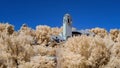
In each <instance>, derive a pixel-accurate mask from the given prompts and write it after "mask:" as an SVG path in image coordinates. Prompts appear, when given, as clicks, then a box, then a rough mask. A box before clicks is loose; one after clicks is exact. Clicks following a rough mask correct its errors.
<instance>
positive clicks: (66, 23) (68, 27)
mask: <svg viewBox="0 0 120 68" xmlns="http://www.w3.org/2000/svg"><path fill="white" fill-rule="evenodd" d="M71 36H72V18H71V16H70V14H65V15H64V17H63V38H64V40H67V38H69V37H71Z"/></svg>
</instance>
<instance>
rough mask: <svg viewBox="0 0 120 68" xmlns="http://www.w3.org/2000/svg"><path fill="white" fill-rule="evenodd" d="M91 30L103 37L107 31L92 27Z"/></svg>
mask: <svg viewBox="0 0 120 68" xmlns="http://www.w3.org/2000/svg"><path fill="white" fill-rule="evenodd" d="M90 31H91V32H93V33H95V35H98V36H100V37H102V38H104V37H105V36H106V35H107V31H106V30H105V29H103V28H98V27H97V28H93V29H91V30H90Z"/></svg>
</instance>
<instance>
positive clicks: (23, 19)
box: [0, 0, 120, 30]
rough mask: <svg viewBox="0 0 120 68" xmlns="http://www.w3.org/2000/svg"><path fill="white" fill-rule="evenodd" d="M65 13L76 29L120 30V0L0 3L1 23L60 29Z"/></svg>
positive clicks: (3, 0) (14, 0) (12, 0)
mask: <svg viewBox="0 0 120 68" xmlns="http://www.w3.org/2000/svg"><path fill="white" fill-rule="evenodd" d="M65 13H69V14H71V16H72V18H73V26H74V27H76V28H77V29H89V28H94V27H102V28H105V29H107V30H109V29H112V28H118V29H119V28H120V0H0V22H9V23H10V24H13V25H14V26H15V29H16V30H18V29H19V28H20V26H21V25H22V24H23V23H26V24H27V25H28V26H29V27H31V28H35V27H36V25H48V26H51V27H57V26H58V27H60V26H61V25H62V18H63V16H64V14H65Z"/></svg>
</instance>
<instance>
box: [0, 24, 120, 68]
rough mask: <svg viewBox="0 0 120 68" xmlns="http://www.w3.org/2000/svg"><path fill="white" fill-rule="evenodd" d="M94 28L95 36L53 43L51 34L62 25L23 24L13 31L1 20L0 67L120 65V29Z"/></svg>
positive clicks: (92, 67)
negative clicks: (35, 25) (33, 25)
mask: <svg viewBox="0 0 120 68" xmlns="http://www.w3.org/2000/svg"><path fill="white" fill-rule="evenodd" d="M73 30H75V29H73ZM91 31H92V32H94V33H95V34H96V36H94V37H92V36H85V35H82V36H76V37H71V38H69V39H68V40H66V41H65V42H63V43H59V44H58V43H54V42H51V43H50V37H51V35H58V34H59V33H60V32H62V28H51V27H49V26H45V25H43V26H42V25H39V26H37V27H36V30H33V29H31V28H29V27H28V26H26V25H23V26H22V27H21V29H20V30H19V31H14V27H13V26H12V25H10V24H2V23H1V24H0V68H56V67H57V68H120V34H119V30H117V29H114V30H111V31H110V33H109V34H108V33H107V31H106V30H105V29H101V28H94V29H91ZM33 42H34V43H33ZM46 44H47V45H48V46H45V45H46Z"/></svg>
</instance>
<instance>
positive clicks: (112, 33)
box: [110, 29, 120, 42]
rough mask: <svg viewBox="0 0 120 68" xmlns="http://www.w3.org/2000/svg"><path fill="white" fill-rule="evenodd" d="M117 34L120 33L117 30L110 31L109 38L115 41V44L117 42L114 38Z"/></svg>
mask: <svg viewBox="0 0 120 68" xmlns="http://www.w3.org/2000/svg"><path fill="white" fill-rule="evenodd" d="M119 33H120V31H119V30H117V29H111V30H110V36H111V38H112V40H113V41H115V42H116V41H117V40H116V38H117V37H118V34H119Z"/></svg>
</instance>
